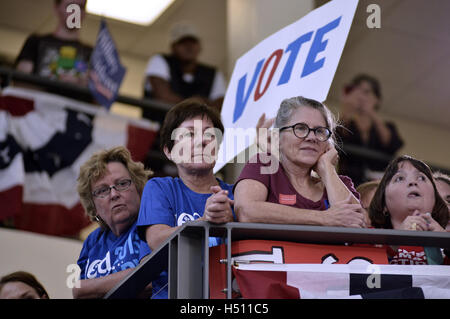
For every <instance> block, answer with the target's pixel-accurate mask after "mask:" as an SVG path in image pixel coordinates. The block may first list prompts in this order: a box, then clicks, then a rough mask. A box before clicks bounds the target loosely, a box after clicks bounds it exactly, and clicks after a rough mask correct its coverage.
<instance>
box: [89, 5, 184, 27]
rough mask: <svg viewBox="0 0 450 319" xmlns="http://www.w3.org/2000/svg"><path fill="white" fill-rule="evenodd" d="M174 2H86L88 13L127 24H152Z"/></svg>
mask: <svg viewBox="0 0 450 319" xmlns="http://www.w3.org/2000/svg"><path fill="white" fill-rule="evenodd" d="M174 1H175V0H88V2H87V6H86V11H87V12H88V13H92V14H96V15H99V16H105V17H108V18H113V19H117V20H122V21H125V22H129V23H134V24H140V25H150V24H152V23H153V22H154V21H155V20H156V19H157V18H158V17H159V16H160V15H161V14H162V13H163V12H164V10H166V9H167V8H168V7H169V6H170V5H171V4H172V3H173V2H174Z"/></svg>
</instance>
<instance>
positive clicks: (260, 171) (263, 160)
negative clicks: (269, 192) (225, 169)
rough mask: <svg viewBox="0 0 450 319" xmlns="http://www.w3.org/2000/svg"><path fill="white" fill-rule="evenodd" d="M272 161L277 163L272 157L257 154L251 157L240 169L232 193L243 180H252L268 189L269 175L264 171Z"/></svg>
mask: <svg viewBox="0 0 450 319" xmlns="http://www.w3.org/2000/svg"><path fill="white" fill-rule="evenodd" d="M274 160H275V161H278V160H277V159H276V158H274V157H273V156H271V155H265V154H264V155H262V154H257V155H255V156H254V157H252V158H251V159H250V160H249V161H248V162H247V164H245V166H244V168H243V169H242V171H241V174H240V175H239V177H238V179H237V181H236V183H235V184H234V187H233V192H234V190H235V189H236V185H237V184H238V183H239V182H240V181H242V180H244V179H252V180H255V181H258V182H260V183H262V184H264V185H265V186H266V187H267V188H269V183H270V174H266V173H265V170H266V169H268V168H269V167H270V163H272V161H274ZM273 173H275V172H273Z"/></svg>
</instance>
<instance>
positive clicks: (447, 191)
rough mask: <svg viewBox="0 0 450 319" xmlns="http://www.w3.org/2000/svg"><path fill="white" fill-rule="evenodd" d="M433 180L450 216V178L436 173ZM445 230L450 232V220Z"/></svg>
mask: <svg viewBox="0 0 450 319" xmlns="http://www.w3.org/2000/svg"><path fill="white" fill-rule="evenodd" d="M433 178H434V181H435V183H436V188H437V190H438V192H439V195H441V197H442V199H443V200H444V201H445V203H446V204H447V207H448V209H449V214H450V176H448V175H447V174H444V173H441V172H435V173H434V174H433ZM445 230H446V231H448V232H450V218H449V222H448V223H447V226H446V227H445Z"/></svg>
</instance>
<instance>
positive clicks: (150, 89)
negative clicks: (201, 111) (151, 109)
mask: <svg viewBox="0 0 450 319" xmlns="http://www.w3.org/2000/svg"><path fill="white" fill-rule="evenodd" d="M170 36H171V39H170V40H171V41H170V43H171V53H170V54H156V55H154V56H152V57H151V58H150V60H149V62H148V64H147V69H146V72H145V77H146V79H145V87H144V96H145V97H149V98H154V99H158V100H161V101H163V102H166V103H169V104H176V103H178V102H181V101H183V100H184V99H186V98H190V97H196V98H199V99H201V100H203V101H204V103H206V104H208V105H210V106H214V107H216V108H217V109H218V110H219V111H220V109H221V108H222V103H223V98H224V96H225V91H226V83H225V79H224V76H223V74H222V73H221V72H220V71H219V70H217V69H216V68H214V67H211V66H208V65H205V64H202V63H199V62H198V57H199V55H200V53H201V50H202V47H201V42H200V39H199V37H198V34H197V31H196V30H195V28H194V27H192V26H191V25H188V24H177V25H175V26H174V27H173V28H172V31H171V35H170ZM144 113H145V111H144ZM144 117H147V116H146V114H144ZM149 117H150V118H151V114H149Z"/></svg>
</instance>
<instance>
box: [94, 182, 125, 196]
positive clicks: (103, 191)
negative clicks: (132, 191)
mask: <svg viewBox="0 0 450 319" xmlns="http://www.w3.org/2000/svg"><path fill="white" fill-rule="evenodd" d="M130 185H131V179H122V180H120V181H118V182H117V183H115V184H114V185H112V186H102V187H100V188H97V189H96V190H95V191H93V192H92V196H94V197H98V198H105V197H107V196H108V195H109V194H111V188H114V189H115V190H116V191H118V192H121V191H124V190H127V189H128V188H129V187H130Z"/></svg>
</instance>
